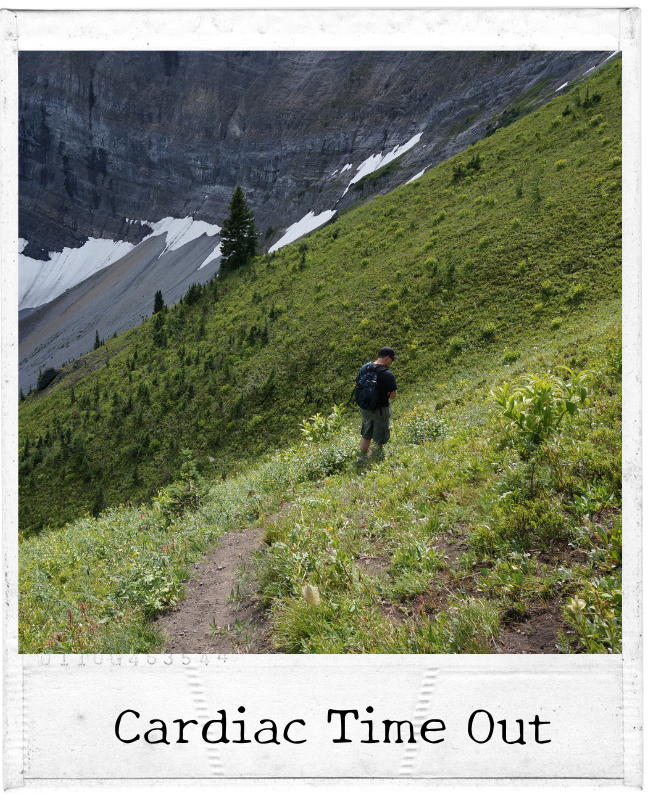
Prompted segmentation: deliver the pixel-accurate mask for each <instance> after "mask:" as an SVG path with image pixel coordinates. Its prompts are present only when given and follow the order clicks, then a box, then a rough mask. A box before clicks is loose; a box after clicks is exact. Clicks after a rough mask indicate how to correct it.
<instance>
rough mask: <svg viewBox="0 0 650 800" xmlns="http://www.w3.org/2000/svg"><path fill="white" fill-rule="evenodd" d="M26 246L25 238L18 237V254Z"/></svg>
mask: <svg viewBox="0 0 650 800" xmlns="http://www.w3.org/2000/svg"><path fill="white" fill-rule="evenodd" d="M26 247H27V239H18V255H20V254H21V253H22V252H23V250H24V249H25V248H26Z"/></svg>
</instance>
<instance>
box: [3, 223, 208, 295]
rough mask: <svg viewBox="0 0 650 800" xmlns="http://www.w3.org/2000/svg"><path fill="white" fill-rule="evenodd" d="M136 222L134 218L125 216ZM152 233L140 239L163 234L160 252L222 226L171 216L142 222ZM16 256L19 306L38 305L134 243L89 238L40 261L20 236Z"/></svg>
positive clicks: (125, 252) (90, 273)
mask: <svg viewBox="0 0 650 800" xmlns="http://www.w3.org/2000/svg"><path fill="white" fill-rule="evenodd" d="M128 221H129V222H135V220H128ZM143 224H144V225H148V226H149V227H150V228H151V229H152V230H153V233H150V234H149V235H148V236H145V238H144V239H143V241H146V240H147V239H150V238H152V237H153V236H160V235H161V234H165V235H166V237H167V238H166V243H165V249H164V250H163V251H162V253H161V254H160V255H161V256H163V255H164V254H165V253H168V252H170V251H171V250H177V249H178V248H179V247H182V246H183V245H185V244H188V242H191V241H193V240H194V239H197V238H198V237H199V236H203V234H205V235H207V236H216V235H217V234H218V233H219V232H220V230H221V228H220V227H219V226H218V225H210V224H209V223H207V222H201V221H200V220H195V219H193V218H192V217H185V219H174V218H173V217H165V218H164V219H161V220H160V221H159V222H146V221H145V222H143ZM18 244H19V248H18V251H19V256H18V298H19V300H18V307H19V309H23V308H37V307H38V306H42V305H44V304H45V303H49V302H50V300H54V298H55V297H58V296H59V295H61V294H63V292H65V291H66V290H67V289H71V288H72V287H73V286H76V285H77V284H78V283H81V281H84V280H86V278H89V277H90V276H91V275H94V274H95V273H96V272H99V270H100V269H104V267H108V266H110V265H111V264H114V263H115V262H116V261H119V259H120V258H122V257H123V256H125V255H126V254H127V253H130V252H131V250H133V249H134V247H136V246H137V245H134V244H131V243H130V242H114V241H113V240H112V239H88V241H87V242H85V243H84V244H83V245H82V246H81V247H76V248H70V247H65V248H64V249H63V251H62V252H61V253H49V256H50V260H49V261H39V260H38V259H35V258H28V257H27V256H24V255H23V254H22V251H23V250H24V248H25V245H26V244H27V242H26V241H25V240H24V239H19V242H18ZM220 250H221V246H220V244H219V245H217V247H216V248H215V250H214V251H213V252H212V254H211V255H210V256H209V257H208V258H207V259H206V260H205V261H204V262H203V263H202V264H201V266H199V267H197V269H201V267H204V266H205V265H206V264H208V263H209V262H210V261H212V260H214V259H215V258H216V257H217V256H218V255H219V254H220Z"/></svg>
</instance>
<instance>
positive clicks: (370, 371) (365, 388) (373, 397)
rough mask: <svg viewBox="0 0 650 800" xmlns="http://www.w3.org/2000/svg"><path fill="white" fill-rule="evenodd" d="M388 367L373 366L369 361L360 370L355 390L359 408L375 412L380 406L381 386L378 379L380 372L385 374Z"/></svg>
mask: <svg viewBox="0 0 650 800" xmlns="http://www.w3.org/2000/svg"><path fill="white" fill-rule="evenodd" d="M387 369H388V367H384V366H382V365H381V364H372V363H371V362H370V361H368V363H367V364H364V365H363V366H362V367H361V369H360V370H359V374H358V375H357V387H356V389H355V390H354V399H355V400H356V401H357V405H358V406H359V408H363V409H364V410H365V411H374V410H375V409H376V408H377V406H378V405H379V386H378V385H377V377H378V376H379V374H380V371H382V372H385V371H386V370H387Z"/></svg>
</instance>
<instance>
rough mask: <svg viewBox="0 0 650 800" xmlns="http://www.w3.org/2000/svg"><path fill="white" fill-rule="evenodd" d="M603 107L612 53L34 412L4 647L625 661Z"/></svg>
mask: <svg viewBox="0 0 650 800" xmlns="http://www.w3.org/2000/svg"><path fill="white" fill-rule="evenodd" d="M620 91H621V88H620V61H618V60H616V59H613V60H612V62H611V63H610V64H609V65H608V66H607V67H604V68H603V69H601V70H599V71H598V72H597V73H595V74H594V75H593V76H592V77H590V78H589V80H587V81H585V82H584V83H583V84H581V85H579V86H575V87H569V90H568V93H567V94H566V95H564V96H562V97H557V98H556V99H554V100H553V101H551V102H550V103H548V104H547V105H545V106H543V107H541V108H539V109H538V110H536V111H534V112H532V113H530V114H528V115H527V116H523V117H520V118H518V119H516V120H515V121H513V122H512V124H510V125H508V126H507V127H506V128H504V129H503V130H498V131H496V132H494V133H493V134H492V135H490V136H488V137H487V138H486V139H484V140H482V141H481V142H478V143H477V144H476V145H474V146H472V147H471V148H470V149H469V151H467V152H465V153H462V154H460V155H459V156H456V157H454V158H453V159H451V160H450V161H449V162H447V163H445V164H441V165H439V166H437V167H435V168H433V169H431V170H429V171H428V172H427V173H425V175H424V176H422V177H421V178H420V179H419V180H417V181H414V182H412V183H409V184H407V185H405V186H403V187H401V188H400V189H398V190H396V191H394V192H392V193H390V194H387V195H385V196H378V197H376V198H375V199H374V200H372V202H369V203H367V204H366V205H364V206H360V207H357V208H353V209H352V210H350V211H349V212H348V213H346V214H345V215H342V216H340V217H337V218H335V219H334V220H333V221H332V222H331V223H330V224H329V225H327V226H325V227H324V228H323V229H321V230H320V231H317V232H315V233H313V234H312V235H311V236H309V237H308V238H307V239H304V240H303V241H301V242H300V243H297V244H295V245H289V246H287V247H285V248H282V249H281V250H280V251H277V252H276V253H272V254H270V255H267V256H263V257H258V258H254V259H251V260H249V261H248V262H247V264H246V265H244V266H241V267H239V268H237V269H233V270H230V271H227V272H225V273H224V274H223V275H220V276H219V278H218V279H215V280H212V281H211V282H209V283H208V284H206V285H205V286H200V285H198V284H197V285H196V286H194V287H192V288H191V290H190V291H188V294H187V296H186V297H185V298H184V299H183V301H182V302H180V303H178V304H176V305H175V306H173V307H171V308H165V307H164V304H162V307H161V308H159V309H158V310H157V313H156V314H154V315H153V316H152V318H151V319H149V320H145V321H144V322H143V324H142V325H141V326H139V327H138V328H134V329H133V330H131V331H129V332H128V333H125V334H122V335H121V336H119V337H109V338H107V339H106V340H105V341H104V342H103V343H102V340H100V342H99V345H98V347H97V348H96V349H95V350H94V351H93V352H92V353H89V354H86V355H85V356H84V357H83V358H81V359H78V360H76V361H74V362H70V363H68V364H66V365H64V367H63V368H62V369H61V370H60V371H59V372H58V374H57V376H56V379H55V380H54V381H53V382H52V383H51V384H50V385H49V386H48V387H47V388H45V389H43V390H42V391H37V392H32V393H31V394H28V395H27V396H26V397H25V399H24V400H23V401H22V402H21V403H20V434H19V435H20V451H19V473H20V497H19V500H20V529H21V533H20V572H19V582H20V587H19V588H20V598H19V600H20V605H19V637H20V639H19V641H20V649H21V652H24V653H38V652H50V653H55V652H112V653H118V652H119V653H129V652H162V651H165V649H166V648H169V647H170V646H173V647H174V648H176V647H180V648H184V647H185V645H184V644H182V643H181V640H182V639H185V638H187V636H188V634H191V635H192V636H197V637H199V638H200V640H201V643H202V644H201V646H202V647H205V648H206V650H207V649H209V648H214V650H213V651H214V652H223V651H224V649H229V648H230V649H231V650H232V651H239V652H285V653H301V652H304V653H313V652H316V653H338V652H341V653H348V652H350V653H400V652H404V653H424V652H432V653H498V652H503V653H506V652H539V653H542V652H543V653H559V652H588V653H609V652H620V649H621V636H622V633H621V552H622V530H621V446H622V445H621V406H622V397H621V372H622V356H621V352H622V351H621V317H622V313H621V150H620V148H621V135H620V124H621V116H620ZM470 151H471V152H470ZM158 305H159V306H160V303H158ZM385 344H389V345H390V346H392V347H394V348H395V350H396V352H397V354H398V360H397V361H396V363H395V367H394V369H395V374H396V377H397V381H398V385H399V387H400V393H399V396H398V399H397V401H396V402H395V404H394V406H393V413H394V418H393V419H394V433H393V436H392V437H391V440H390V442H389V443H388V444H387V445H386V447H385V448H384V456H385V457H384V459H383V460H382V461H381V462H372V461H371V462H370V463H369V464H368V465H367V467H363V468H362V469H358V468H357V467H356V448H357V444H358V441H359V412H358V409H357V408H356V406H354V405H353V404H352V405H350V399H351V393H352V389H353V386H354V376H355V375H356V373H357V370H358V369H359V367H360V366H361V364H362V363H363V362H364V361H365V360H367V359H368V358H370V357H374V356H375V354H376V352H377V347H378V346H380V345H385ZM258 543H259V544H258ZM220 548H221V549H220ZM240 556H241V558H240ZM203 559H205V560H203ZM219 567H224V569H219ZM230 575H232V577H226V576H230ZM210 598H212V599H210ZM183 600H184V603H183V605H179V603H181V601H183ZM174 608H178V609H179V610H178V611H171V613H170V610H171V609H174ZM184 615H189V616H184ZM196 620H199V621H200V623H201V627H200V628H199V627H192V626H193V625H194V621H196ZM176 623H178V624H176ZM195 631H196V633H195ZM181 634H182V635H181ZM206 634H207V635H206ZM196 641H197V640H193V644H192V647H198V646H199V645H198V644H197V643H196ZM220 648H221V649H220ZM188 649H189V648H188Z"/></svg>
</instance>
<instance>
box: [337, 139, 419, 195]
mask: <svg viewBox="0 0 650 800" xmlns="http://www.w3.org/2000/svg"><path fill="white" fill-rule="evenodd" d="M421 138H422V133H421V132H420V133H418V134H416V135H415V136H414V137H413V138H412V139H409V140H408V142H407V143H406V144H403V145H395V147H394V148H393V149H392V150H391V151H390V153H387V154H386V155H385V156H383V155H382V154H381V153H377V154H376V155H372V156H370V158H367V159H366V160H365V161H363V162H362V163H361V164H360V165H359V166H358V167H357V174H356V175H355V176H354V178H352V180H351V181H350V183H349V184H348V186H347V189H346V190H345V191H344V192H343V195H342V196H343V197H345V195H346V194H347V191H348V189H349V188H350V186H352V184H353V183H357V181H360V180H361V178H364V177H365V176H366V175H370V173H371V172H375V171H376V170H378V169H380V168H381V167H384V166H386V164H390V162H391V161H394V160H395V159H396V158H399V157H400V156H401V155H403V154H404V153H406V151H407V150H410V149H411V148H412V147H415V145H416V144H417V143H418V142H419V141H420V139H421Z"/></svg>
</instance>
